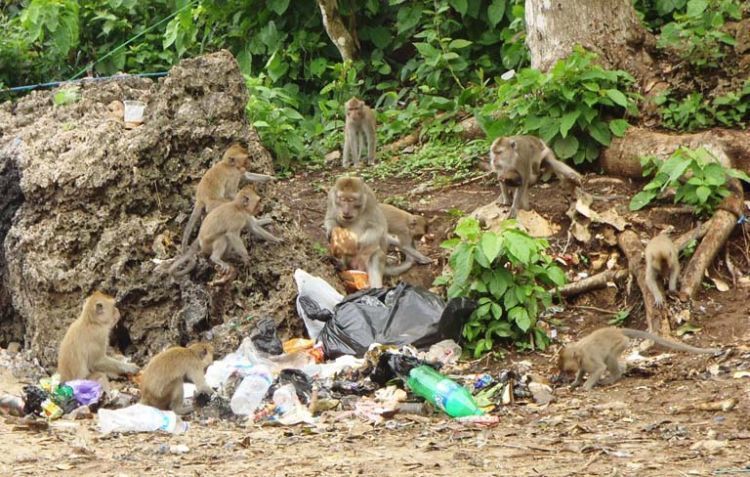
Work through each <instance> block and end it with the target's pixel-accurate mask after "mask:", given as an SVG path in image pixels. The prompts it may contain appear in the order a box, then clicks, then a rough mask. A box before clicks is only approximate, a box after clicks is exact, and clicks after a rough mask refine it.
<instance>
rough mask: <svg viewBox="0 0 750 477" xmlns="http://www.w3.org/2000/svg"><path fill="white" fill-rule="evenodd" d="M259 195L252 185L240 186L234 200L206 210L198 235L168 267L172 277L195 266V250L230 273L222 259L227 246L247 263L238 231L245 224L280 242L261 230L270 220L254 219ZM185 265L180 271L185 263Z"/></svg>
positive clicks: (247, 256) (230, 268) (184, 273)
mask: <svg viewBox="0 0 750 477" xmlns="http://www.w3.org/2000/svg"><path fill="white" fill-rule="evenodd" d="M259 205H260V197H258V194H256V193H255V189H254V188H253V186H252V185H248V186H245V187H243V188H242V190H240V191H239V192H238V193H237V195H236V196H235V198H234V200H232V201H231V202H227V203H225V204H222V205H219V206H218V207H217V208H215V209H213V210H211V212H209V213H208V215H207V216H206V218H205V219H203V223H202V224H201V228H200V230H199V231H198V238H197V239H195V241H194V242H193V244H192V245H191V246H190V248H188V250H187V251H186V252H185V253H184V254H183V255H182V257H180V258H178V259H177V260H176V261H175V262H174V263H172V265H171V266H170V267H169V273H170V274H172V275H174V276H182V275H186V274H187V273H190V271H191V270H192V269H193V268H194V267H195V263H196V259H197V255H198V253H201V254H203V255H206V256H210V258H211V261H212V262H214V263H215V264H216V265H218V266H219V267H220V268H221V270H222V271H224V272H225V273H229V272H231V271H232V270H234V268H233V267H231V266H230V265H229V264H228V263H227V262H225V261H224V260H223V259H222V258H223V256H224V252H226V250H227V248H231V249H232V251H234V252H235V253H236V254H238V255H239V256H240V258H241V259H242V262H243V263H245V264H247V263H249V261H250V256H249V255H248V253H247V249H246V248H245V244H243V243H242V239H241V238H240V232H242V230H243V229H244V228H245V227H250V229H251V232H252V233H254V234H255V235H258V236H260V237H261V238H264V239H266V240H269V241H271V242H276V243H278V242H280V241H281V239H278V238H276V237H274V236H273V235H272V234H271V233H269V232H267V231H266V230H264V229H263V228H262V227H261V225H266V224H267V223H268V221H269V220H270V219H262V220H257V219H255V217H254V214H255V213H256V212H257V211H258V209H259ZM186 263H187V265H185V267H184V268H183V269H182V270H180V267H182V266H183V265H184V264H186Z"/></svg>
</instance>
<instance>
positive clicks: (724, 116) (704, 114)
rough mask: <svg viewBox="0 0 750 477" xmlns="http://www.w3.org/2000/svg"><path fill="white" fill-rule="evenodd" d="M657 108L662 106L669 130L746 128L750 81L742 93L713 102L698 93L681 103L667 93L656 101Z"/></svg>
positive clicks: (733, 93)
mask: <svg viewBox="0 0 750 477" xmlns="http://www.w3.org/2000/svg"><path fill="white" fill-rule="evenodd" d="M656 104H657V105H659V106H660V109H659V112H660V114H661V118H662V125H663V126H664V127H667V128H669V129H674V130H679V131H694V130H696V129H703V128H709V127H712V126H716V125H717V124H720V125H722V126H726V127H737V126H740V127H744V126H745V125H746V121H748V120H749V119H750V81H747V82H745V84H744V85H743V87H742V88H740V89H739V90H738V91H730V92H729V93H726V94H723V95H720V96H716V97H715V98H713V99H711V100H709V99H706V98H704V97H703V95H702V94H700V93H697V92H694V93H690V94H689V95H687V96H686V97H685V98H683V99H682V100H678V99H675V98H674V97H673V96H672V95H671V93H670V92H669V91H667V92H665V93H663V94H661V95H659V97H657V98H656Z"/></svg>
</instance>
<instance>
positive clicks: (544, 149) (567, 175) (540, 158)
mask: <svg viewBox="0 0 750 477" xmlns="http://www.w3.org/2000/svg"><path fill="white" fill-rule="evenodd" d="M542 163H545V164H547V165H548V166H549V167H551V168H552V171H553V172H554V173H555V174H556V175H557V176H558V177H559V178H560V179H568V180H570V181H572V182H575V183H576V184H579V185H580V183H581V175H580V174H579V173H578V172H576V171H575V170H574V169H573V168H572V167H570V166H568V165H567V164H565V163H564V162H561V161H559V160H557V158H556V157H555V154H554V152H552V149H550V148H549V147H548V146H547V145H546V144H545V143H544V141H542V140H541V139H539V138H538V137H534V136H508V137H499V138H497V139H495V140H494V141H493V142H492V146H490V167H491V168H492V170H493V171H495V173H496V174H497V178H498V180H499V181H500V196H499V197H498V199H497V201H498V203H500V204H501V205H508V204H510V203H511V200H510V192H509V190H508V186H511V187H515V189H516V191H515V194H514V196H513V203H512V205H511V208H510V214H509V215H510V217H516V215H518V210H519V209H524V210H528V209H529V186H532V185H534V184H536V181H537V180H539V174H540V169H541V166H542Z"/></svg>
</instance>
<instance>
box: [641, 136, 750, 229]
mask: <svg viewBox="0 0 750 477" xmlns="http://www.w3.org/2000/svg"><path fill="white" fill-rule="evenodd" d="M641 165H642V166H643V176H644V177H646V176H651V175H653V176H654V177H653V179H651V181H650V182H649V183H648V184H646V185H645V186H644V187H643V190H642V191H641V192H639V193H637V194H636V195H635V196H633V198H632V199H631V200H630V210H640V209H642V208H643V207H645V206H646V205H648V204H649V203H651V202H652V201H653V200H654V199H655V198H657V197H658V196H659V195H660V194H661V193H662V192H664V191H665V190H666V189H667V188H670V187H671V188H674V189H675V197H674V202H675V203H684V204H687V205H690V206H693V207H695V212H696V214H698V215H709V214H711V213H713V211H714V210H715V209H716V206H717V205H719V203H720V202H721V201H722V199H724V198H725V197H727V196H729V195H730V192H729V189H728V187H727V181H728V180H729V178H731V177H734V178H737V179H740V180H743V181H745V182H748V183H750V177H748V175H747V174H745V173H744V172H742V171H738V170H736V169H731V168H724V167H722V165H721V164H720V163H719V160H718V159H717V158H716V157H715V156H714V155H713V154H711V153H710V152H709V151H707V150H706V149H704V148H699V149H686V148H679V149H677V150H676V151H675V152H674V153H673V154H672V155H671V156H670V157H669V159H667V160H666V161H661V160H659V159H657V158H656V157H655V156H645V157H643V158H641Z"/></svg>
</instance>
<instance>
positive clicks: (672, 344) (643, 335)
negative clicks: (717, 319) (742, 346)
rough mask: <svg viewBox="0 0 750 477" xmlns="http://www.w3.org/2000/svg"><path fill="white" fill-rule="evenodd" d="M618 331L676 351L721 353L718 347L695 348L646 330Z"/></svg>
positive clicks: (625, 329)
mask: <svg viewBox="0 0 750 477" xmlns="http://www.w3.org/2000/svg"><path fill="white" fill-rule="evenodd" d="M620 331H622V334H624V335H625V336H627V337H628V338H639V339H643V340H651V341H653V342H654V343H656V344H658V345H661V346H664V347H665V348H671V349H676V350H677V351H686V352H688V353H697V354H718V353H721V349H719V348H696V347H695V346H690V345H686V344H685V343H679V342H677V341H670V340H665V339H664V338H662V337H661V336H656V335H653V334H651V333H649V332H647V331H641V330H633V329H631V328H620Z"/></svg>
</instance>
